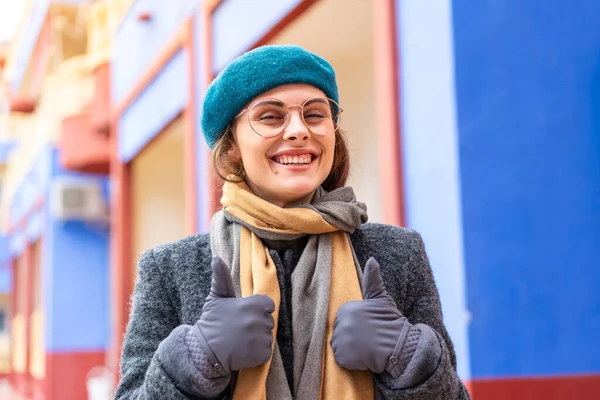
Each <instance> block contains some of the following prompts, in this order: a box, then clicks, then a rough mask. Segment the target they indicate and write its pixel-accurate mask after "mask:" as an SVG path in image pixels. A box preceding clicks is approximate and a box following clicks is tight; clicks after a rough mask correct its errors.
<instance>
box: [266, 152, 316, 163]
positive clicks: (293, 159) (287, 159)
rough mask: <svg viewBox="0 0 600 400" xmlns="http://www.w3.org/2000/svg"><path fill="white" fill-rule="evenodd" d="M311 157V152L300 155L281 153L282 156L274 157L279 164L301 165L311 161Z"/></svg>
mask: <svg viewBox="0 0 600 400" xmlns="http://www.w3.org/2000/svg"><path fill="white" fill-rule="evenodd" d="M312 158H313V156H312V154H302V155H295V156H287V155H283V156H277V157H275V161H276V162H278V163H279V164H298V165H302V164H310V162H311V161H312Z"/></svg>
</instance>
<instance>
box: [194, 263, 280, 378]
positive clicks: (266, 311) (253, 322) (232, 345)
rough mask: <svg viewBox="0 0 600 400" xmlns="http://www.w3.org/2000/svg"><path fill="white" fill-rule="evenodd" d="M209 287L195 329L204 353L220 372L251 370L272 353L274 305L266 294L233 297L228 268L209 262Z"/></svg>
mask: <svg viewBox="0 0 600 400" xmlns="http://www.w3.org/2000/svg"><path fill="white" fill-rule="evenodd" d="M212 270H213V277H212V286H211V289H210V293H209V295H208V297H207V298H206V301H205V303H204V307H203V309H202V316H201V317H200V320H199V321H198V322H197V323H196V325H195V326H194V331H195V334H196V335H197V337H198V340H199V342H200V345H201V346H202V349H203V351H204V354H206V355H207V356H208V358H209V359H210V361H211V363H212V365H213V368H215V370H216V371H217V372H221V371H219V370H221V369H222V372H223V373H229V372H231V371H239V370H241V369H244V368H252V367H256V366H258V365H261V364H264V363H265V362H267V361H269V359H270V358H271V354H272V345H273V327H274V324H275V322H274V320H273V316H272V315H271V314H272V313H273V311H275V303H274V302H273V300H272V299H271V298H270V297H269V296H266V295H262V294H255V295H252V296H248V297H235V291H234V288H233V281H232V279H231V274H230V272H229V268H227V266H226V265H225V263H224V262H223V260H222V259H221V258H219V257H213V259H212Z"/></svg>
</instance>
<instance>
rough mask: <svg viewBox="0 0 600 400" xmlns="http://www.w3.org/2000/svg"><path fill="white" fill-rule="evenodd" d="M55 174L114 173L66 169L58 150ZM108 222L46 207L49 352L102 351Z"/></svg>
mask: <svg viewBox="0 0 600 400" xmlns="http://www.w3.org/2000/svg"><path fill="white" fill-rule="evenodd" d="M52 159H53V169H52V176H53V177H57V176H69V177H73V178H76V179H97V180H100V182H101V183H102V184H103V187H104V190H105V194H107V193H108V179H107V178H102V177H90V176H84V175H81V174H77V173H71V172H67V171H64V170H63V169H62V168H61V167H60V165H59V160H58V152H57V151H52ZM108 245H109V230H108V226H101V225H93V224H89V223H84V222H79V221H69V222H61V221H57V220H55V219H53V218H52V217H51V215H50V213H49V212H48V209H47V208H46V210H45V231H44V237H43V241H42V246H43V247H42V260H43V261H42V262H43V264H42V265H43V285H44V295H45V296H44V301H45V310H46V341H45V345H46V350H47V351H48V352H73V351H102V350H105V349H106V347H107V344H108V339H109V290H110V289H109V248H108Z"/></svg>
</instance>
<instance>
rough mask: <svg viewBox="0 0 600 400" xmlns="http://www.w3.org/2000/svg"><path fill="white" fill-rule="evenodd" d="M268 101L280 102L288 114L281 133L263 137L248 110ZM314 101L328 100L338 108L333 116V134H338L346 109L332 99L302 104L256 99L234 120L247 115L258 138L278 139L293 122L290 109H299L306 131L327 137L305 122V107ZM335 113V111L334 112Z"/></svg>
mask: <svg viewBox="0 0 600 400" xmlns="http://www.w3.org/2000/svg"><path fill="white" fill-rule="evenodd" d="M268 100H274V101H278V102H280V103H281V104H283V105H284V106H285V107H286V108H287V114H286V119H285V123H284V125H283V127H282V128H281V131H280V132H278V133H277V134H275V135H273V136H264V135H261V134H260V133H258V132H257V131H256V129H254V127H253V126H252V122H251V121H250V113H249V112H248V110H250V109H252V107H254V105H255V104H256V103H259V102H262V101H268ZM314 100H328V101H330V102H331V103H333V104H334V105H335V106H336V107H337V110H338V112H337V114H335V115H333V116H332V119H333V132H332V133H335V132H337V130H338V129H339V127H340V123H339V121H340V119H341V118H340V115H341V114H342V112H343V111H344V109H343V108H342V106H340V105H339V104H338V102H337V101H335V100H333V99H330V98H329V97H311V98H310V99H308V100H306V101H304V102H303V103H302V104H285V103H284V102H283V101H281V100H280V99H278V98H276V97H266V98H262V99H256V100H254V101H253V102H252V103H250V104H248V107H246V108H244V109H243V110H241V111H240V112H239V113H238V114H237V115H236V116H235V117H234V118H233V119H234V120H236V119H238V118H240V117H241V116H242V115H244V114H246V115H247V119H248V125H250V128H252V130H253V131H254V133H256V134H257V135H258V136H260V137H263V138H268V139H271V138H274V137H277V136H279V135H281V134H282V133H283V132H284V131H285V129H286V128H287V127H288V125H289V124H290V121H291V120H292V118H291V117H290V116H291V111H290V108H299V109H300V119H301V120H302V123H303V124H304V126H306V129H308V131H309V132H310V133H311V135H317V136H327V135H322V134H319V133H316V132H313V131H312V129H310V126H308V124H307V123H306V121H305V120H304V106H305V105H306V104H307V103H309V102H312V101H314ZM332 113H333V110H332Z"/></svg>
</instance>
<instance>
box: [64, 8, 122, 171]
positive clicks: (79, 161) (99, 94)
mask: <svg viewBox="0 0 600 400" xmlns="http://www.w3.org/2000/svg"><path fill="white" fill-rule="evenodd" d="M111 5H112V3H111V2H107V1H97V2H94V3H92V4H91V5H90V8H89V12H88V14H87V18H86V22H87V26H86V30H87V52H86V54H84V55H82V56H78V57H74V58H73V59H69V60H67V61H64V62H63V63H62V64H61V65H60V67H59V69H58V71H57V72H58V74H57V76H58V80H59V81H60V82H61V83H60V85H59V88H60V90H61V96H60V98H61V101H59V108H60V110H59V111H58V113H59V114H60V115H61V132H62V133H61V138H60V147H61V160H62V163H63V166H64V167H65V168H67V169H71V170H75V171H80V172H88V173H108V166H109V156H110V153H109V135H110V120H109V118H110V92H109V89H110V81H109V79H110V63H109V60H110V45H111V35H112V29H111V26H112V25H113V24H114V22H113V18H112V14H113V13H112V9H111Z"/></svg>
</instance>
